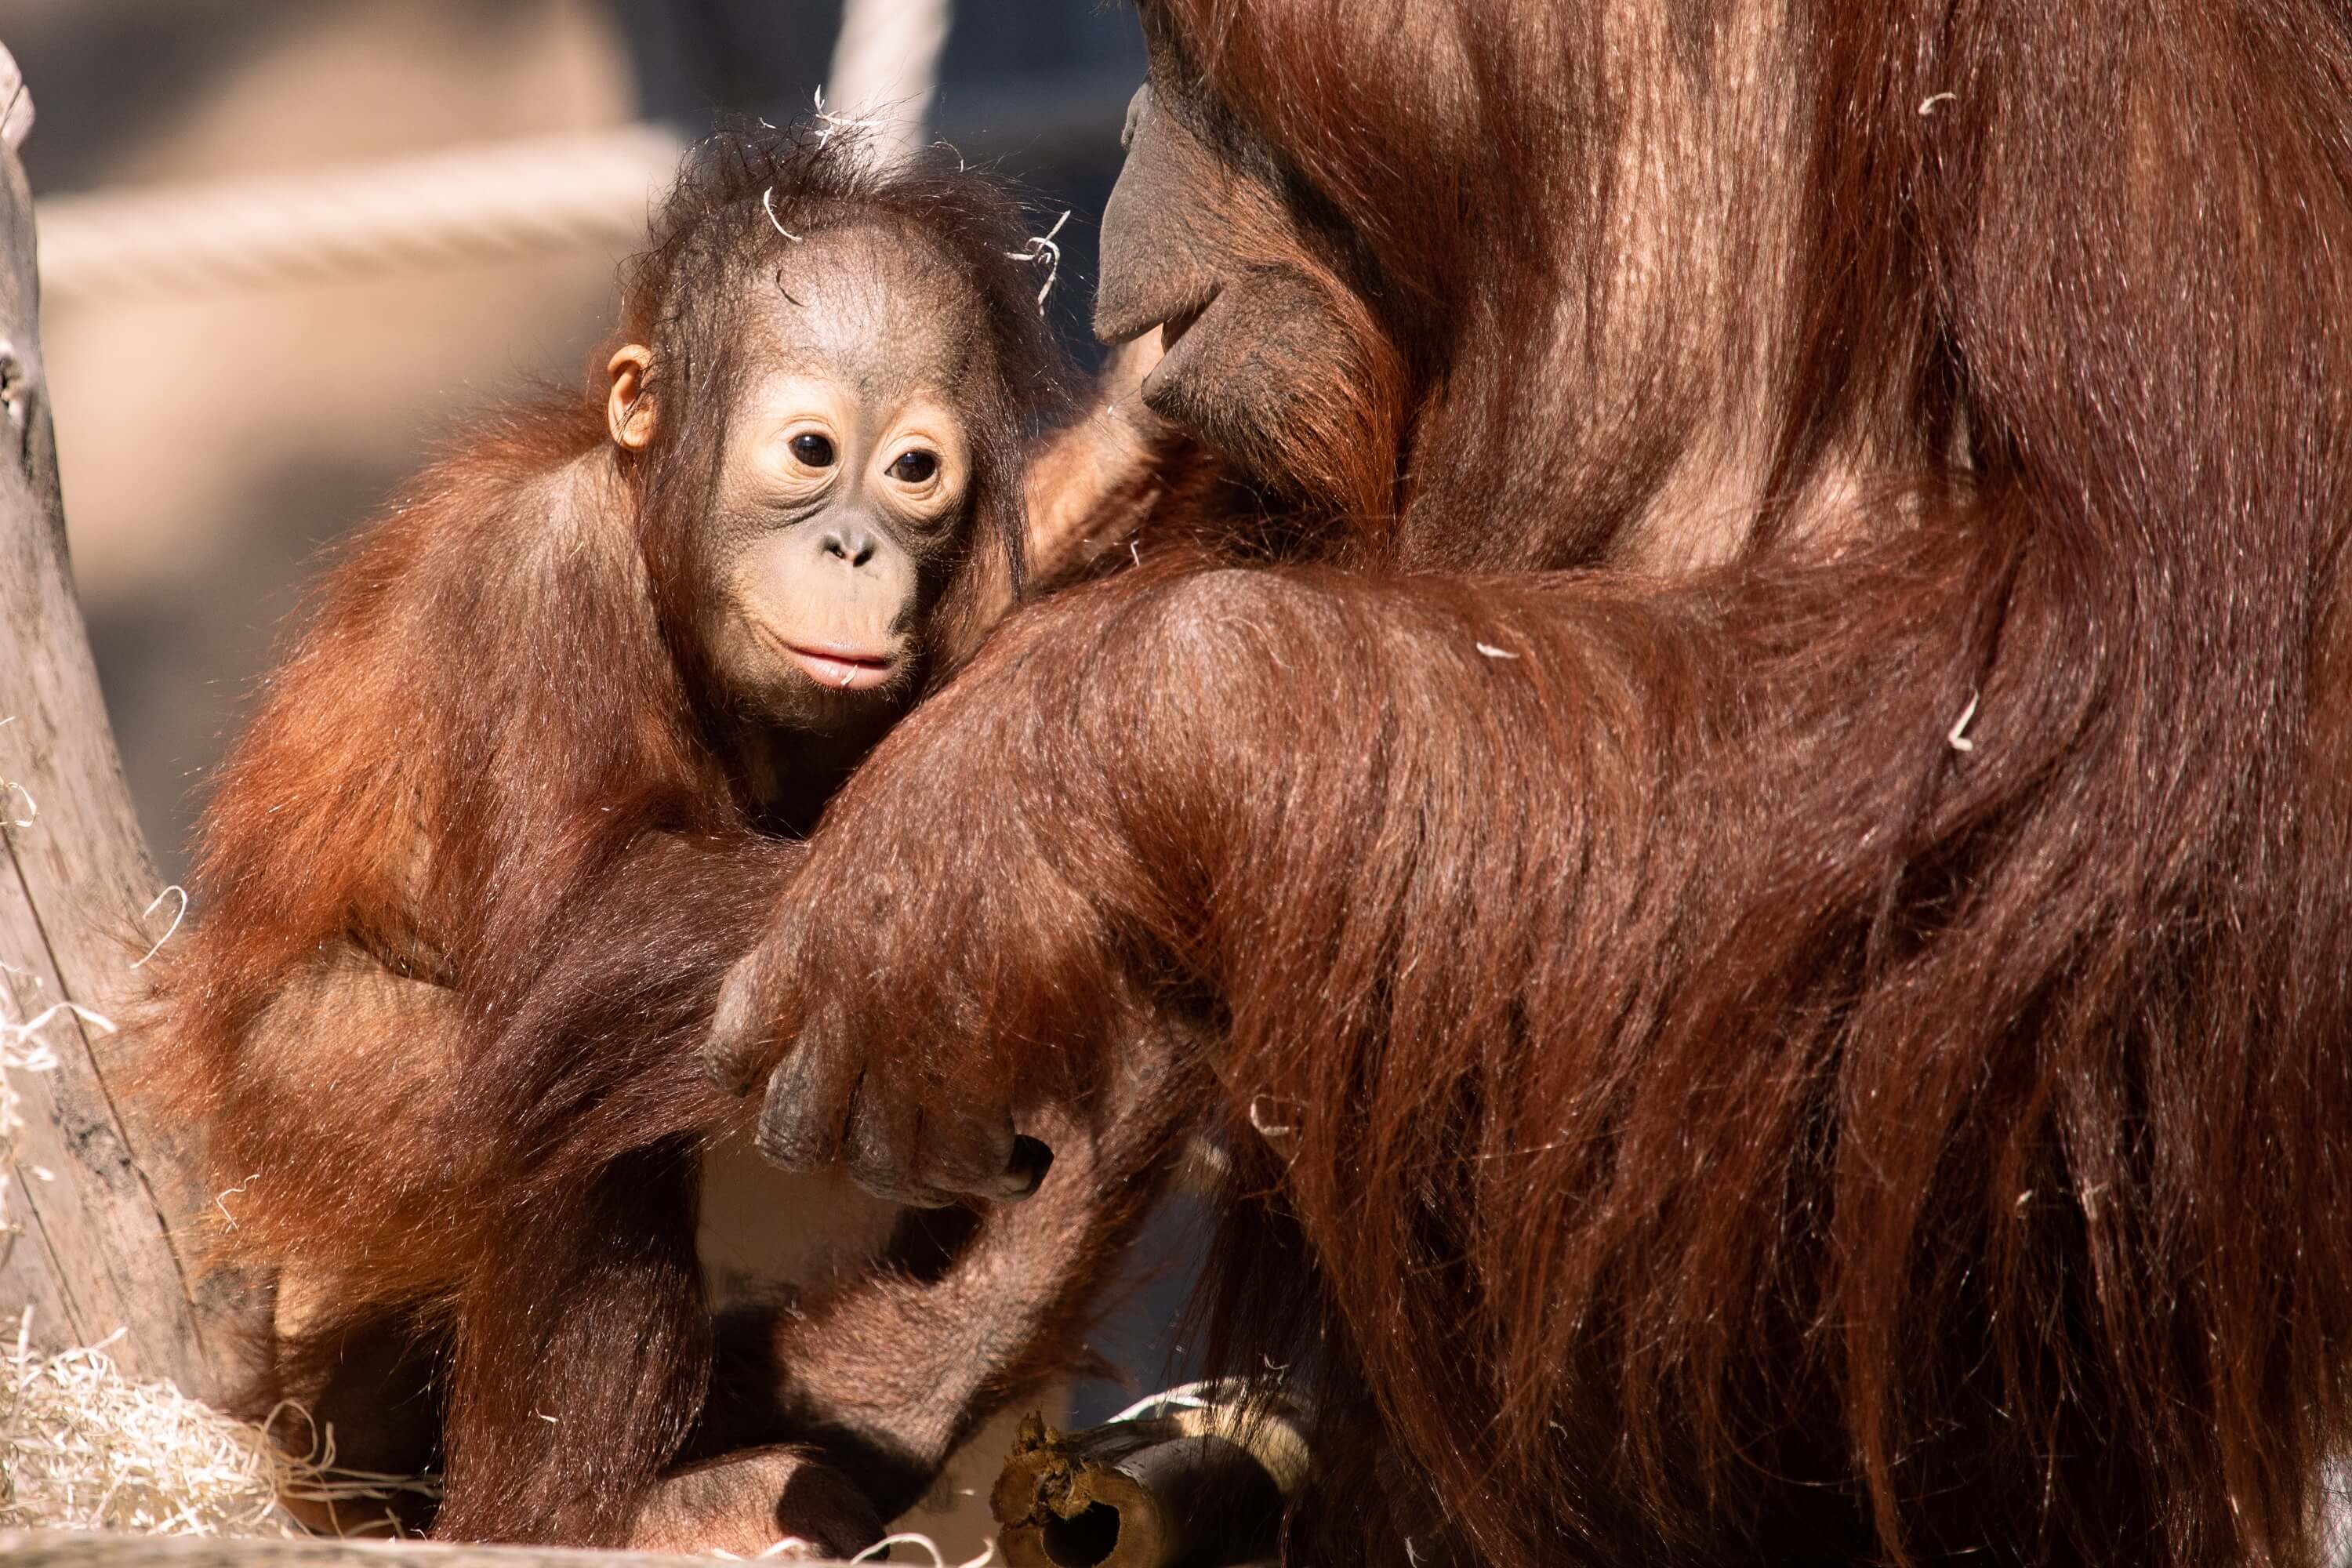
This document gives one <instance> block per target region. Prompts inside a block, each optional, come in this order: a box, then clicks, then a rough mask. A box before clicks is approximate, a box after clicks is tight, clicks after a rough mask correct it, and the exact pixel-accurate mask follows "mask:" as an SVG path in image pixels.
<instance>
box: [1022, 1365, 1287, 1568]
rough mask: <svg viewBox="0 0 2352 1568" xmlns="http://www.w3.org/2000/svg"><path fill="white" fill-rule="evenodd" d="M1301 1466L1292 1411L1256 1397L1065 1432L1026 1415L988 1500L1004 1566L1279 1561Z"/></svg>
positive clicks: (1186, 1566)
mask: <svg viewBox="0 0 2352 1568" xmlns="http://www.w3.org/2000/svg"><path fill="white" fill-rule="evenodd" d="M1306 1468H1307V1447H1306V1440H1305V1438H1304V1437H1303V1436H1301V1435H1300V1432H1299V1429H1298V1427H1297V1425H1296V1424H1295V1423H1294V1422H1293V1421H1292V1419H1291V1417H1290V1413H1289V1412H1288V1411H1286V1410H1285V1409H1281V1408H1279V1407H1276V1406H1273V1405H1268V1404H1265V1403H1260V1404H1257V1405H1254V1406H1252V1405H1240V1404H1222V1405H1221V1404H1215V1403H1211V1404H1208V1405H1202V1406H1201V1407H1199V1408H1193V1409H1173V1410H1171V1411H1170V1413H1169V1414H1167V1415H1161V1416H1158V1417H1152V1418H1148V1419H1129V1420H1122V1421H1112V1422H1108V1423H1106V1424H1104V1425H1103V1426H1093V1427H1088V1428H1087V1430H1085V1431H1083V1432H1074V1433H1069V1434H1064V1433H1061V1432H1057V1431H1055V1430H1054V1429H1052V1428H1051V1427H1048V1426H1046V1425H1045V1422H1044V1421H1043V1420H1042V1419H1040V1418H1039V1417H1038V1416H1036V1415H1031V1416H1029V1417H1028V1418H1027V1419H1025V1420H1024V1421H1023V1423H1022V1424H1021V1434H1020V1436H1019V1437H1018V1439H1016V1440H1015V1442H1014V1444H1013V1451H1012V1453H1011V1454H1010V1455H1009V1456H1007V1458H1006V1459H1005V1461H1004V1468H1003V1472H1002V1473H1001V1474H1000V1475H999V1476H998V1478H997V1482H996V1488H995V1489H994V1491H993V1492H992V1494H991V1495H990V1498H989V1507H990V1509H991V1510H992V1511H993V1512H994V1514H995V1515H996V1523H997V1529H998V1535H997V1541H998V1544H999V1545H1001V1546H1002V1547H1003V1551H1004V1559H1005V1562H1006V1563H1009V1564H1010V1565H1011V1568H1251V1565H1254V1564H1258V1563H1273V1562H1275V1561H1276V1556H1277V1553H1278V1551H1279V1546H1280V1541H1279V1534H1280V1531H1281V1526H1282V1511H1283V1507H1284V1504H1285V1502H1286V1500H1287V1499H1288V1498H1289V1497H1290V1496H1291V1495H1292V1494H1294V1493H1295V1492H1296V1491H1297V1488H1298V1486H1299V1483H1300V1482H1301V1480H1302V1479H1304V1478H1305V1475H1306Z"/></svg>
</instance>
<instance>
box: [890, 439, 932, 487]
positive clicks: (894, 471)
mask: <svg viewBox="0 0 2352 1568" xmlns="http://www.w3.org/2000/svg"><path fill="white" fill-rule="evenodd" d="M939 471H940V459H939V456H938V454H937V453H933V452H926V451H924V450H923V449H922V448H921V447H916V448H915V449H914V450H913V451H911V452H901V453H899V454H898V461H897V462H895V463H893V464H891V465H890V467H889V468H888V470H887V472H888V473H889V475H890V477H891V478H892V479H896V480H898V482H899V483H900V484H902V485H919V484H922V483H925V482H926V481H928V480H929V479H930V477H931V476H932V475H933V474H936V473H938V472H939Z"/></svg>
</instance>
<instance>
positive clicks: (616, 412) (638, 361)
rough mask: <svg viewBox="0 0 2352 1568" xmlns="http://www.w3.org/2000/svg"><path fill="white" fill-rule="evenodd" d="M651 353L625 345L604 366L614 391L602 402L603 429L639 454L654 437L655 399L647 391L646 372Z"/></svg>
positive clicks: (641, 346) (649, 350)
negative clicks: (611, 379)
mask: <svg viewBox="0 0 2352 1568" xmlns="http://www.w3.org/2000/svg"><path fill="white" fill-rule="evenodd" d="M653 363H654V352H653V350H651V349H649V348H647V347H646V346H645V344H643V343H627V344H625V345H623V347H622V348H621V349H620V350H619V352H617V353H614V355H613V357H612V359H611V361H610V362H609V363H606V364H605V366H604V374H607V375H609V376H611V377H612V378H613V391H612V394H611V395H610V396H608V397H607V398H606V399H605V400H604V427H605V428H606V429H608V430H610V431H611V432H612V433H613V439H614V441H616V442H618V443H619V444H620V445H622V446H624V447H627V448H628V449H629V450H630V451H632V452H642V451H644V450H645V449H646V446H647V445H648V444H649V443H651V442H652V440H653V438H654V400H653V398H652V397H651V396H649V395H647V394H646V371H647V370H648V369H650V368H651V367H652V365H653Z"/></svg>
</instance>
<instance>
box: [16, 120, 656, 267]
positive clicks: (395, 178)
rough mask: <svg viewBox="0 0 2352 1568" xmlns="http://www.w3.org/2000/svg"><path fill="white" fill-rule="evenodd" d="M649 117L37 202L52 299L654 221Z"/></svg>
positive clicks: (621, 233) (369, 263)
mask: <svg viewBox="0 0 2352 1568" xmlns="http://www.w3.org/2000/svg"><path fill="white" fill-rule="evenodd" d="M680 151H681V148H680V145H679V142H678V139H677V135H676V133H675V132H670V131H668V130H666V129H663V128H662V127H659V126H653V125H629V126H623V127H619V128H616V129H614V130H610V131H600V132H586V133H582V134H574V135H566V136H553V137H543V138H538V139H534V140H530V141H522V142H505V143H501V144H498V145H494V146H470V147H463V148H457V149H453V150H451V151H448V152H444V153H428V154H425V155H422V156H417V157H410V158H401V159H395V160H389V161H386V162H383V163H365V164H348V165H344V166H342V167H340V168H332V169H324V170H310V171H305V172H303V173H300V174H283V175H269V176H259V177H253V178H247V179H237V180H223V181H219V182H215V183H208V184H196V185H183V186H175V187H171V188H167V189H161V190H153V191H122V192H109V193H105V194H101V195H77V196H55V197H51V198H50V199H48V200H47V201H44V202H42V203H40V204H39V205H38V207H37V209H36V217H37V221H38V223H39V225H40V236H41V243H40V264H41V289H42V293H43V295H44V296H45V297H46V298H47V299H48V300H52V301H56V300H77V299H82V298H87V297H100V296H103V297H106V298H109V299H122V298H136V297H141V296H153V295H164V294H168V295H173V296H181V295H184V294H186V293H189V292H192V291H195V290H200V289H231V288H257V287H266V286H269V285H274V284H279V283H285V282H289V281H295V280H300V279H322V278H341V277H352V276H357V275H361V274H365V273H374V272H388V271H398V270H402V269H404V268H412V267H415V266H418V265H422V264H429V263H438V262H446V261H453V260H460V259H474V258H487V257H499V256H514V255H521V254H524V253H527V252H531V251H541V250H551V249H559V248H566V247H576V246H582V245H590V244H599V243H602V244H609V245H614V246H627V245H633V244H635V242H636V241H637V240H638V239H640V238H641V237H643V236H644V234H645V228H646V210H647V205H648V204H649V203H650V202H651V201H652V199H653V198H654V197H655V196H656V195H658V194H659V193H660V192H661V191H662V190H663V189H664V188H665V187H667V185H668V184H669V182H670V181H671V180H672V179H674V178H676V176H677V163H678V154H679V152H680Z"/></svg>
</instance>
